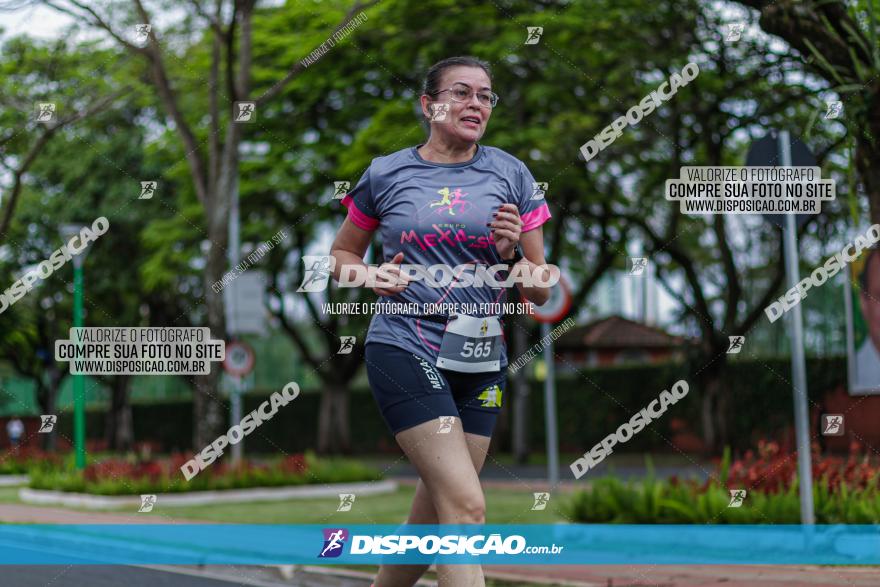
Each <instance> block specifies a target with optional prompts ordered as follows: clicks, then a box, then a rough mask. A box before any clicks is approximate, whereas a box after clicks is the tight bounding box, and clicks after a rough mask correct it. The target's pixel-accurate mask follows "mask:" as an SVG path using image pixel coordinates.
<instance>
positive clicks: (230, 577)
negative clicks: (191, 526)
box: [0, 564, 369, 587]
mask: <svg viewBox="0 0 880 587" xmlns="http://www.w3.org/2000/svg"><path fill="white" fill-rule="evenodd" d="M0 576H2V579H0V585H3V587H119V586H120V585H121V586H124V587H231V586H233V585H243V586H248V587H282V586H283V587H367V586H368V585H369V582H367V581H365V580H363V579H355V578H345V577H336V576H327V575H319V574H312V573H305V572H303V571H301V570H298V571H297V573H296V575H295V576H294V577H293V578H291V579H289V580H285V579H283V578H281V576H280V575H279V574H278V573H277V572H275V571H274V570H267V569H265V568H256V567H227V568H224V569H210V570H208V571H199V570H197V569H194V568H188V567H176V568H175V569H174V570H173V571H171V570H170V569H168V570H164V569H161V568H147V567H126V566H104V565H102V566H93V565H75V564H71V565H52V566H31V565H28V566H3V567H0Z"/></svg>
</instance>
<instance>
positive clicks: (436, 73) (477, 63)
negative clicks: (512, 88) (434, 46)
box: [422, 56, 492, 97]
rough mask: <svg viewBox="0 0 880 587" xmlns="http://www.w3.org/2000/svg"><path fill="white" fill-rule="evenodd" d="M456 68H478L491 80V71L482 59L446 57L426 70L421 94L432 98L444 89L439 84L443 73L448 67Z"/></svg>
mask: <svg viewBox="0 0 880 587" xmlns="http://www.w3.org/2000/svg"><path fill="white" fill-rule="evenodd" d="M458 66H464V67H479V68H481V69H482V70H483V71H485V72H486V75H488V76H489V80H490V81H491V80H492V71H491V70H490V69H489V64H488V63H486V62H485V61H483V60H482V59H477V58H476V57H469V56H462V57H447V58H446V59H444V60H442V61H438V62H437V63H435V64H434V65H432V66H431V69H429V70H428V73H427V74H426V75H425V84H424V86H423V87H422V93H423V94H427V95H429V96H431V97H433V96H434V95H435V94H437V92H439V91H440V90H443V89H445V88H441V87H440V82H441V81H442V79H443V72H444V71H445V70H447V69H449V68H450V67H458Z"/></svg>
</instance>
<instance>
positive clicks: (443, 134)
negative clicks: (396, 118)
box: [422, 65, 492, 144]
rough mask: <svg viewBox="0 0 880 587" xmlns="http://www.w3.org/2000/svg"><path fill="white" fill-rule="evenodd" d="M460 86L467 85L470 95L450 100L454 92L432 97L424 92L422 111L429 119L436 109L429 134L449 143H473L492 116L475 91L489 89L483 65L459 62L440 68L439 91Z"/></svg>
mask: <svg viewBox="0 0 880 587" xmlns="http://www.w3.org/2000/svg"><path fill="white" fill-rule="evenodd" d="M462 85H464V86H467V87H469V88H470V89H471V90H472V94H473V95H472V96H471V97H470V98H469V99H466V101H465V102H456V101H455V100H453V99H452V96H453V95H454V92H453V91H447V92H441V93H439V94H437V95H435V96H424V95H423V96H422V111H423V112H424V114H425V116H427V117H428V118H431V113H432V109H433V110H434V111H436V112H438V114H437V115H436V116H435V117H434V118H435V119H434V120H432V121H431V134H434V135H439V136H438V138H443V139H445V141H446V142H450V143H468V144H473V143H475V142H477V141H478V140H480V138H481V137H482V136H483V133H484V132H485V131H486V125H487V123H488V122H489V117H490V116H491V115H492V109H491V108H488V107H486V106H483V105H481V104H480V101H479V99H478V97H477V94H486V93H488V92H490V91H491V90H492V82H491V81H489V76H488V75H486V72H485V71H483V69H482V68H480V67H466V66H460V65H459V66H455V67H449V68H447V69H446V70H444V71H443V76H442V82H441V83H440V87H439V88H438V90H449V89H450V88H459V89H461V86H462ZM432 98H433V99H432ZM444 105H448V106H444ZM447 108H448V109H447ZM444 115H445V116H444Z"/></svg>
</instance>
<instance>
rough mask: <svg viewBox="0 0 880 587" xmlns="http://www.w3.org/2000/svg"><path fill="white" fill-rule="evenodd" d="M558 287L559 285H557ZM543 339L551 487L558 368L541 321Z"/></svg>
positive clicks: (555, 475) (555, 476)
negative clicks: (545, 343) (544, 342)
mask: <svg viewBox="0 0 880 587" xmlns="http://www.w3.org/2000/svg"><path fill="white" fill-rule="evenodd" d="M557 287H558V286H557ZM541 339H542V340H545V341H547V345H546V346H545V347H544V364H545V365H546V369H545V372H546V378H545V379H544V420H545V422H546V425H547V477H548V481H549V482H550V488H551V489H553V488H555V487H556V486H557V485H558V484H559V439H558V435H557V432H556V369H555V364H554V360H553V339H551V338H550V324H549V323H547V322H541Z"/></svg>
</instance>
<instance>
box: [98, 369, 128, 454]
mask: <svg viewBox="0 0 880 587" xmlns="http://www.w3.org/2000/svg"><path fill="white" fill-rule="evenodd" d="M130 382H131V378H130V377H126V376H117V377H114V378H113V384H112V388H111V395H110V411H109V412H108V413H107V421H106V422H105V424H104V438H105V439H106V441H107V448H108V449H110V450H121V451H128V450H131V447H132V444H133V442H134V428H133V424H132V416H131V402H130V401H129V393H128V388H129V384H130Z"/></svg>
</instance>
